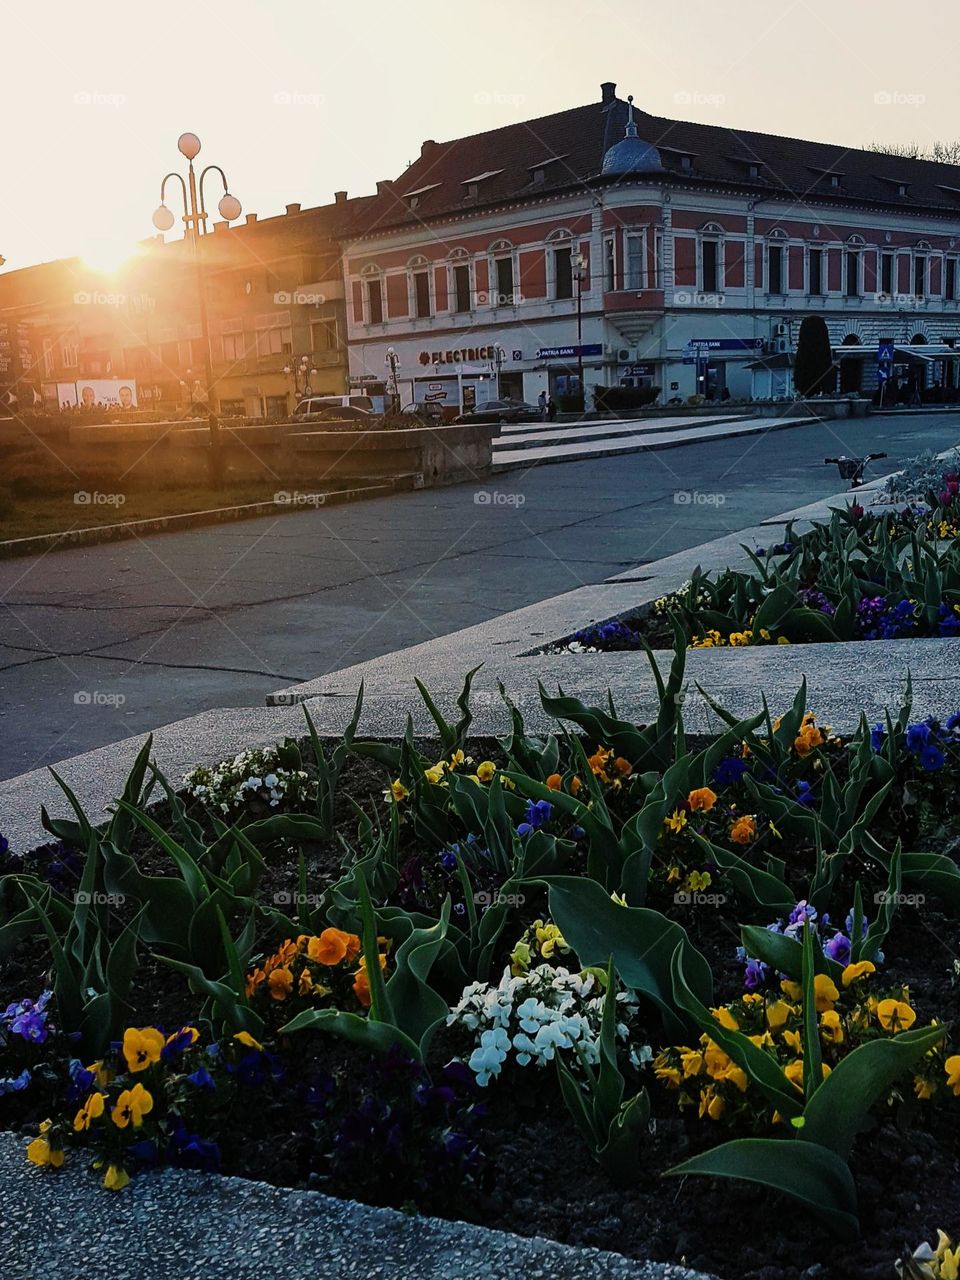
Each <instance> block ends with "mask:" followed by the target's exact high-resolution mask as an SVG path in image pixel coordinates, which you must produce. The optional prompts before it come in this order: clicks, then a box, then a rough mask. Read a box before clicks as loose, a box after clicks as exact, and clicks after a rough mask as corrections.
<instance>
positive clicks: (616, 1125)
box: [555, 957, 650, 1185]
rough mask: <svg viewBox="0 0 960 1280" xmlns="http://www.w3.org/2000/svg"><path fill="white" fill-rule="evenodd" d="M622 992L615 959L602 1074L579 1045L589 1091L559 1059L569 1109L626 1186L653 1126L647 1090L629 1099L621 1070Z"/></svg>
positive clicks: (596, 1154)
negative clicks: (619, 1006) (619, 1002)
mask: <svg viewBox="0 0 960 1280" xmlns="http://www.w3.org/2000/svg"><path fill="white" fill-rule="evenodd" d="M616 1028H617V987H616V981H615V977H614V965H613V958H612V957H611V958H610V960H609V961H608V962H607V978H606V993H605V995H604V999H603V1018H602V1022H601V1026H600V1040H599V1047H600V1069H599V1071H596V1070H594V1068H593V1066H591V1064H590V1063H589V1062H588V1061H587V1058H586V1054H585V1053H584V1052H583V1049H582V1047H581V1046H580V1044H579V1042H575V1045H574V1047H575V1049H576V1051H577V1056H578V1058H579V1060H580V1067H581V1069H582V1071H583V1073H584V1075H585V1077H586V1081H587V1083H586V1088H585V1089H584V1087H583V1086H581V1084H580V1083H579V1081H578V1080H577V1079H576V1077H575V1076H574V1075H573V1074H572V1072H571V1071H570V1068H569V1067H568V1066H567V1065H566V1064H565V1063H564V1061H563V1059H562V1057H561V1056H560V1054H557V1056H556V1059H555V1061H556V1064H557V1074H558V1076H559V1080H560V1089H561V1092H562V1093H563V1100H564V1102H565V1103H566V1104H567V1109H568V1111H569V1112H570V1115H571V1116H572V1117H573V1121H574V1123H575V1124H576V1126H577V1128H578V1129H579V1130H580V1133H581V1134H582V1135H583V1138H584V1141H585V1142H586V1143H587V1146H588V1147H589V1148H590V1152H591V1154H592V1155H593V1158H594V1159H595V1160H596V1162H597V1163H598V1164H599V1165H600V1167H601V1168H602V1169H603V1170H604V1172H605V1173H606V1174H607V1175H608V1176H609V1177H610V1178H611V1179H612V1181H614V1182H616V1183H618V1184H620V1185H625V1184H628V1183H631V1182H634V1181H636V1178H637V1176H638V1174H639V1172H640V1144H641V1143H642V1141H643V1138H644V1135H645V1133H646V1131H647V1126H648V1124H649V1122H650V1098H649V1096H648V1095H647V1091H646V1089H641V1090H640V1091H639V1093H636V1094H634V1095H633V1096H632V1097H630V1098H627V1099H624V1095H625V1093H626V1082H625V1081H624V1078H623V1075H622V1073H621V1071H620V1068H619V1066H618V1065H617V1029H616Z"/></svg>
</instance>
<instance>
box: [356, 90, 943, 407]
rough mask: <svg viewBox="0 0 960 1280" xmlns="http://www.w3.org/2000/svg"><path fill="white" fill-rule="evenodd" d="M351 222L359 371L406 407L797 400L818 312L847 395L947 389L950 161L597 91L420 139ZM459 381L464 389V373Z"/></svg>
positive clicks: (840, 386) (360, 377)
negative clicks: (607, 396) (803, 341)
mask: <svg viewBox="0 0 960 1280" xmlns="http://www.w3.org/2000/svg"><path fill="white" fill-rule="evenodd" d="M377 191H378V194H377V196H376V197H374V198H373V199H372V200H370V201H369V203H367V204H366V205H365V206H364V207H363V209H362V210H361V211H360V213H359V216H358V217H357V218H356V219H354V221H353V224H352V227H351V229H350V231H349V232H348V233H347V235H346V237H345V238H344V241H343V245H344V263H343V269H344V279H345V289H346V303H347V308H346V309H347V326H348V338H349V362H350V378H351V383H352V384H353V385H355V386H356V385H361V384H362V383H363V382H365V381H366V382H379V381H387V382H389V380H390V378H391V377H392V376H393V374H394V371H395V373H396V378H397V389H398V393H399V394H400V396H401V398H402V399H404V400H411V399H417V400H425V399H437V400H440V401H441V402H444V403H446V404H448V405H452V404H456V403H460V404H463V403H464V401H465V400H466V401H467V403H469V402H470V401H471V400H473V399H474V398H479V399H489V398H491V397H492V395H494V394H495V393H496V389H497V388H499V391H500V393H501V394H502V395H511V396H522V397H523V398H524V399H526V400H536V398H537V396H538V395H539V393H540V391H541V390H544V389H546V390H547V391H548V392H550V393H551V394H552V395H554V396H558V395H563V394H564V393H566V392H570V391H574V390H575V389H576V387H577V380H578V378H579V375H580V371H581V369H582V372H583V380H584V384H585V388H586V390H587V392H588V394H589V391H590V389H591V387H592V386H593V385H595V384H604V385H608V386H609V385H616V384H618V383H623V384H627V385H631V384H635V385H643V384H654V385H657V386H659V387H660V388H661V389H662V393H663V394H662V399H663V400H664V401H669V400H671V399H673V398H675V397H682V398H684V399H685V398H686V397H687V396H690V395H693V394H696V393H701V394H704V395H706V396H708V397H711V398H713V397H723V396H725V395H726V394H727V393H729V394H730V395H731V396H733V397H740V396H751V395H753V396H757V397H762V396H770V395H773V396H778V395H789V394H792V390H793V387H792V379H791V367H792V364H793V355H794V352H795V349H796V341H797V332H798V329H799V325H800V321H801V320H802V318H803V317H804V316H806V315H809V314H812V313H817V314H820V315H822V316H823V317H824V318H825V320H826V323H827V326H828V328H829V331H830V335H831V340H832V343H833V346H834V349H835V354H836V357H837V365H838V389H839V390H841V391H862V392H865V393H867V394H870V393H871V392H872V391H873V390H874V389H875V388H876V386H877V368H878V349H879V344H880V343H881V341H883V342H885V343H886V342H889V343H892V344H893V348H894V373H895V374H896V375H898V376H900V377H902V378H904V379H905V380H909V381H910V382H911V383H912V384H914V385H916V386H918V387H920V388H921V389H922V388H932V387H934V386H936V385H937V384H939V385H940V386H944V387H946V386H956V385H957V384H958V363H960V341H958V339H960V314H958V308H960V303H958V294H960V280H958V271H960V268H958V261H960V167H958V166H953V165H945V164H938V163H933V162H930V161H923V160H913V159H908V158H903V157H897V156H891V155H883V154H878V153H874V152H867V151H850V150H846V149H844V148H842V147H839V146H834V145H828V144H823V143H815V142H803V141H798V140H795V139H790V138H779V137H774V136H770V135H767V134H762V133H752V132H751V133H746V132H738V131H734V130H731V129H726V128H720V127H716V126H712V125H702V124H689V123H683V122H680V121H675V120H666V119H661V118H658V117H655V116H650V115H647V114H645V113H643V112H639V111H634V109H633V106H632V102H624V101H622V100H620V99H619V98H617V96H616V86H615V85H613V84H609V83H608V84H604V85H602V86H601V99H600V101H599V102H596V103H592V104H590V105H587V106H583V107H576V108H573V109H571V110H568V111H562V112H559V113H557V114H556V115H551V116H546V117H544V118H542V119H539V120H533V121H529V122H527V123H524V124H516V125H510V126H507V127H505V128H501V129H495V130H492V131H491V132H489V133H483V134H478V135H476V136H474V137H469V138H461V139H458V140H456V141H453V142H446V143H437V142H433V141H427V142H424V143H423V147H422V150H421V154H420V157H419V159H418V160H416V161H415V162H414V163H413V164H412V165H411V166H410V167H409V168H408V169H407V170H406V172H405V173H404V174H403V175H402V177H401V178H398V179H397V180H396V181H391V182H380V183H378V184H377ZM470 388H472V389H470Z"/></svg>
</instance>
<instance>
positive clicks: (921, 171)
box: [351, 98, 960, 235]
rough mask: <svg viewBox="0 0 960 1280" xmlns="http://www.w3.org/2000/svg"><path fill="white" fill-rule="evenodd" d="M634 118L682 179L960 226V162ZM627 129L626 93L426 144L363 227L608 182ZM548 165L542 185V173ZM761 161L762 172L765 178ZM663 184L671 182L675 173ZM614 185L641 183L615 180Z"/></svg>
mask: <svg viewBox="0 0 960 1280" xmlns="http://www.w3.org/2000/svg"><path fill="white" fill-rule="evenodd" d="M634 112H635V117H636V122H637V126H638V131H639V135H640V137H641V138H642V139H643V140H644V141H645V142H650V143H653V144H654V145H655V146H657V147H659V148H660V149H661V155H662V159H663V163H664V166H665V168H666V169H667V171H668V174H670V176H671V178H673V179H675V180H676V181H677V182H682V183H693V184H697V183H706V184H712V185H717V184H734V185H736V186H738V187H740V188H742V189H744V190H747V189H749V190H752V191H754V192H757V193H762V192H765V193H767V194H768V195H771V196H773V195H778V196H787V197H788V198H792V199H793V200H795V201H797V203H798V204H799V205H800V206H802V205H803V203H804V202H809V203H815V204H817V205H820V206H822V204H823V202H827V203H834V202H838V201H839V202H840V203H844V202H847V201H849V202H853V203H857V204H864V203H866V204H870V205H885V206H887V207H891V208H897V209H901V210H916V209H936V210H940V211H943V212H945V213H947V214H949V213H951V212H953V213H956V215H957V218H958V220H960V166H958V165H952V164H940V163H936V162H934V161H929V160H914V159H909V158H906V157H902V156H892V155H882V154H878V153H876V152H873V151H861V150H855V149H848V148H846V147H842V146H839V145H835V144H832V143H825V142H806V141H802V140H800V139H797V138H784V137H779V136H777V135H775V134H767V133H758V132H756V131H753V130H741V129H729V128H726V127H724V126H718V125H708V124H696V123H691V122H687V121H682V120H668V119H665V118H663V117H660V116H652V115H648V114H647V113H646V112H643V111H638V110H636V108H635V109H634ZM626 122H627V104H626V103H625V102H623V101H621V100H620V99H618V98H615V99H613V100H612V101H610V102H594V103H590V104H588V105H587V106H583V107H572V108H570V109H569V110H567V111H559V112H557V113H556V114H554V115H550V116H543V117H541V118H540V119H539V120H528V121H524V122H522V123H520V124H511V125H506V126H504V127H503V128H500V129H492V130H490V131H489V132H487V133H479V134H474V135H473V136H472V137H468V138H457V139H454V140H453V141H451V142H427V143H424V145H423V152H422V154H421V156H420V158H419V159H418V160H416V161H414V163H413V164H412V165H410V167H409V168H408V169H407V170H406V171H405V172H404V173H403V174H402V175H401V176H400V177H399V178H397V179H396V180H395V181H393V182H388V183H382V184H380V193H379V194H378V195H377V196H376V197H374V198H373V199H372V200H370V201H369V202H366V204H365V205H364V206H363V207H362V208H360V209H358V210H357V212H356V215H355V216H354V218H353V219H352V225H351V230H352V232H353V234H355V235H362V234H370V233H373V232H376V231H377V230H380V229H387V228H392V227H401V226H404V225H412V224H415V223H416V222H418V221H423V220H426V219H429V218H432V217H437V216H442V215H450V214H457V213H463V212H465V211H468V210H470V209H472V208H478V207H484V206H487V205H496V204H500V203H503V202H509V201H513V200H517V199H522V198H524V197H528V196H537V195H539V194H541V193H543V192H546V191H553V192H558V191H561V190H563V189H570V188H574V189H575V188H576V187H577V186H581V185H585V184H589V185H591V186H594V185H602V184H600V183H599V179H598V175H599V173H600V168H601V165H602V163H603V156H604V153H605V151H606V150H607V148H608V147H609V146H611V145H612V144H613V143H614V142H617V141H619V140H620V139H621V138H622V137H623V136H624V128H625V125H626ZM683 155H689V156H692V157H693V161H692V168H691V169H690V171H689V172H687V171H683V170H682V169H681V157H682V156H683ZM557 157H560V158H559V159H557ZM551 161H552V162H551ZM544 162H547V163H546V168H545V169H544V171H543V173H542V175H541V181H540V182H539V184H537V183H535V182H534V171H535V169H536V168H537V167H538V165H540V164H543V163H544ZM751 164H756V165H758V166H759V172H758V175H757V176H756V177H753V178H751V177H750V166H751ZM487 171H490V173H491V176H489V177H486V178H484V179H483V180H482V181H480V182H479V183H478V185H477V188H476V194H475V195H474V196H473V197H472V198H471V195H470V194H469V188H468V186H467V185H465V184H467V181H468V179H470V178H472V177H475V176H476V175H480V174H484V173H486V172H487ZM831 173H836V174H839V175H840V185H839V188H838V189H833V188H832V187H831V186H830V177H829V175H830V174H831ZM642 180H643V179H641V181H642ZM651 180H652V181H653V182H655V183H661V182H662V181H663V178H662V177H653V178H652V179H651ZM611 181H612V182H617V181H620V182H624V181H626V182H631V183H632V182H634V181H635V179H632V178H631V179H616V178H614V179H605V180H604V182H611ZM901 183H905V184H906V195H905V196H900V195H899V191H898V187H899V184H901ZM414 192H417V193H419V194H418V198H417V200H416V208H415V209H411V208H410V207H409V205H408V202H407V200H406V199H405V197H406V196H407V195H408V194H409V193H414Z"/></svg>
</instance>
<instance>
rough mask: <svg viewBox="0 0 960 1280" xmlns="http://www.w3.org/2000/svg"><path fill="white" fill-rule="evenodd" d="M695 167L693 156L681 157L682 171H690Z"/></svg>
mask: <svg viewBox="0 0 960 1280" xmlns="http://www.w3.org/2000/svg"><path fill="white" fill-rule="evenodd" d="M692 169H693V156H681V157H680V170H681V172H682V173H689V172H690V171H691V170H692Z"/></svg>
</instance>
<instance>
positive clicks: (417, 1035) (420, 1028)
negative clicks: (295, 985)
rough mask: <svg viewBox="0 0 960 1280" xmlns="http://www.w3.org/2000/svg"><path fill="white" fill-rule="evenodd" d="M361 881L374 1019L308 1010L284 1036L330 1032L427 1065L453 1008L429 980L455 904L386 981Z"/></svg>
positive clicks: (414, 941) (416, 937)
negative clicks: (396, 1048)
mask: <svg viewBox="0 0 960 1280" xmlns="http://www.w3.org/2000/svg"><path fill="white" fill-rule="evenodd" d="M356 878H357V886H358V890H359V912H360V918H361V921H362V938H363V955H364V957H365V968H366V970H367V976H368V978H369V982H370V1011H369V1014H368V1015H367V1017H361V1016H360V1015H359V1014H356V1013H344V1012H342V1011H340V1010H338V1009H307V1010H304V1012H303V1013H300V1014H298V1015H297V1016H296V1017H295V1018H293V1019H292V1020H291V1021H290V1022H288V1023H287V1024H286V1025H285V1026H283V1027H281V1028H280V1035H292V1034H294V1033H295V1032H298V1031H327V1032H330V1033H332V1034H333V1035H337V1036H341V1037H343V1038H344V1039H347V1040H352V1041H353V1042H354V1043H357V1044H362V1045H364V1046H366V1047H367V1048H369V1049H371V1050H373V1051H375V1052H384V1051H386V1050H387V1049H389V1048H390V1047H391V1046H393V1045H398V1046H400V1047H401V1048H403V1049H404V1050H405V1051H406V1052H407V1053H409V1055H410V1056H411V1057H412V1058H415V1059H417V1061H420V1062H422V1061H423V1058H424V1055H425V1053H426V1050H427V1047H428V1045H429V1043H430V1038H431V1036H432V1034H433V1032H434V1031H435V1029H436V1028H437V1026H438V1025H439V1024H440V1023H441V1022H442V1021H443V1019H444V1018H445V1017H446V1014H447V1012H448V1009H449V1006H448V1004H447V1001H446V1000H445V999H444V998H443V997H442V996H441V995H440V994H439V993H438V992H437V991H435V990H434V989H433V987H432V986H431V985H430V982H429V980H428V979H429V976H430V971H431V969H432V968H433V965H434V962H435V961H436V959H437V957H438V955H439V954H440V951H441V949H442V947H443V944H444V941H445V939H446V934H447V929H448V926H449V921H450V902H449V899H448V900H447V902H445V903H444V906H443V910H442V911H441V913H440V919H439V920H438V921H437V923H436V924H434V925H433V926H431V927H429V928H425V929H414V930H412V931H411V932H410V934H409V936H408V937H407V938H406V939H405V941H404V942H403V943H402V944H401V946H400V948H399V949H398V951H397V953H396V957H395V960H394V965H395V968H394V971H393V973H392V974H391V975H390V977H389V979H387V980H386V981H384V977H383V974H382V972H381V970H380V966H379V963H378V962H377V933H378V930H377V917H376V913H375V912H374V909H373V905H372V903H371V901H370V896H369V893H368V891H367V886H366V881H365V879H364V875H363V872H362V871H360V870H359V869H358V870H357V873H356Z"/></svg>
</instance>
